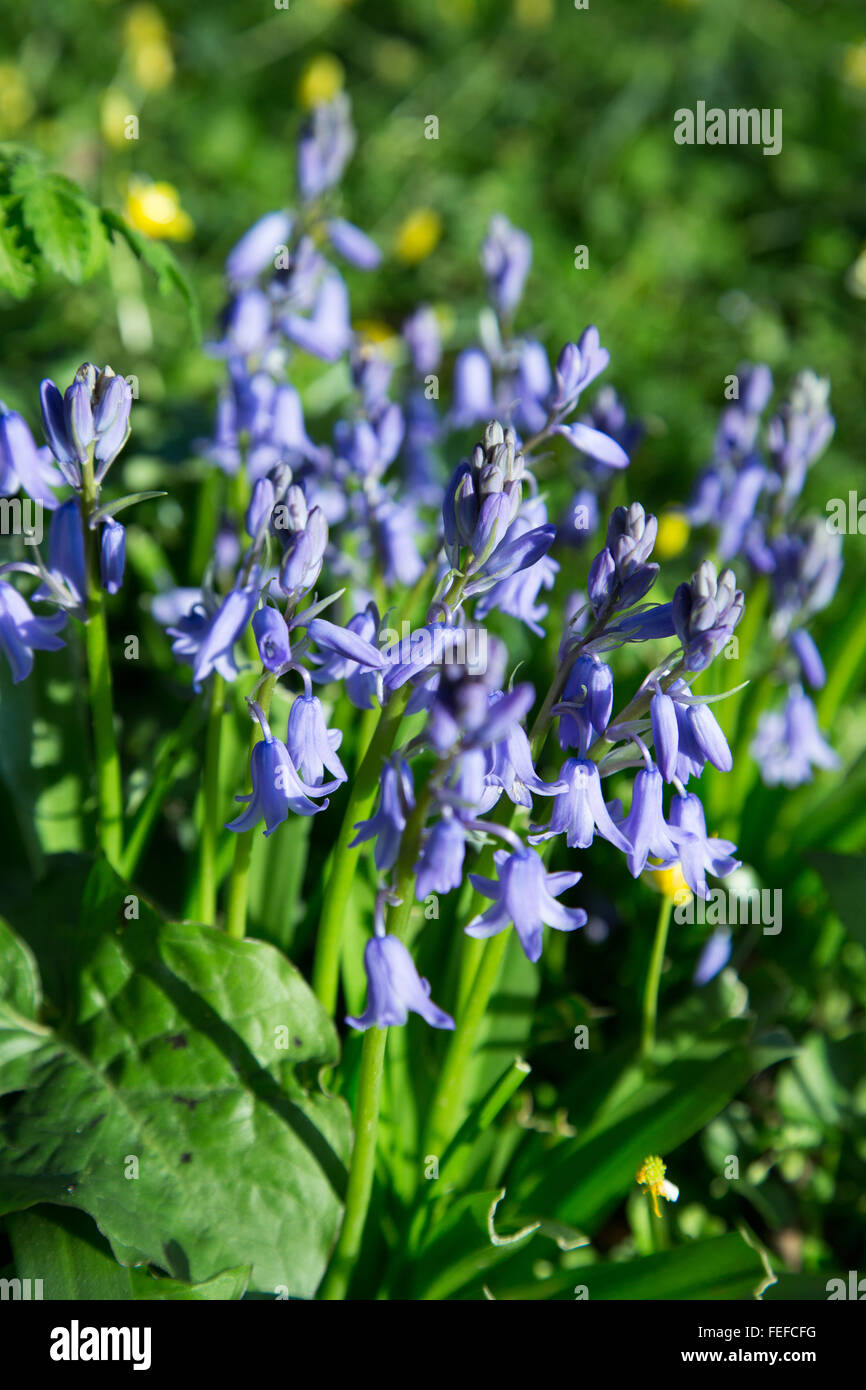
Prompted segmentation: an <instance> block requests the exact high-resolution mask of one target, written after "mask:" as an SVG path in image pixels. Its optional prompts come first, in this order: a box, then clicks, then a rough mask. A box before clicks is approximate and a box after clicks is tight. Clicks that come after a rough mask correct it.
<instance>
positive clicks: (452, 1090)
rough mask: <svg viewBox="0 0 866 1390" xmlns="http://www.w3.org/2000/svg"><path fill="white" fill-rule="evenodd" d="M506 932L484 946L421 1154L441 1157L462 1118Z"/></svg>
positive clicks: (440, 1075)
mask: <svg viewBox="0 0 866 1390" xmlns="http://www.w3.org/2000/svg"><path fill="white" fill-rule="evenodd" d="M508 939H509V932H508V931H501V932H499V934H498V935H497V936H491V937H490V938H489V940H488V941H487V942H486V943H485V945H484V952H483V954H482V956H481V963H480V964H479V966H478V970H477V972H476V974H475V979H474V981H473V984H472V988H471V990H470V992H469V996H468V998H467V999H466V1001H465V1007H464V1009H463V1012H462V1013H461V1014H460V1015H459V1017H458V1019H457V1027H456V1028H455V1030H454V1032H453V1033H452V1035H451V1041H450V1044H449V1047H448V1052H447V1053H446V1056H445V1063H444V1065H443V1067H442V1070H441V1072H440V1073H439V1082H438V1085H437V1087H436V1095H435V1096H434V1099H433V1104H432V1106H431V1108H430V1114H429V1121H428V1125H427V1131H426V1134H425V1137H424V1147H423V1152H424V1153H425V1154H437V1155H441V1154H443V1153H444V1152H445V1149H446V1147H447V1145H448V1143H449V1141H450V1140H451V1139H452V1138H453V1136H454V1134H455V1132H456V1130H457V1127H458V1125H459V1124H460V1120H461V1117H462V1110H463V1100H464V1095H465V1090H466V1082H467V1075H468V1069H469V1065H470V1063H471V1061H472V1054H473V1052H474V1050H475V1041H476V1037H477V1034H478V1029H479V1028H480V1026H481V1023H482V1021H483V1019H484V1015H485V1013H486V1012H487V1005H488V1004H489V1002H490V996H491V995H492V994H493V991H494V989H495V988H496V982H497V980H498V979H499V972H500V970H501V968H502V961H503V959H504V957H505V952H506V950H507V948H508Z"/></svg>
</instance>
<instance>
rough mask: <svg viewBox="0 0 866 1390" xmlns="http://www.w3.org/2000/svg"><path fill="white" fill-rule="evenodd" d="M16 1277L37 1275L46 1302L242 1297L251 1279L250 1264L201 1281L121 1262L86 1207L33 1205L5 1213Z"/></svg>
mask: <svg viewBox="0 0 866 1390" xmlns="http://www.w3.org/2000/svg"><path fill="white" fill-rule="evenodd" d="M5 1225H6V1228H7V1230H8V1232H9V1239H10V1242H11V1244H12V1252H13V1254H14V1256H15V1276H16V1277H17V1278H19V1279H30V1280H31V1282H32V1281H33V1280H36V1279H39V1280H41V1281H42V1283H41V1295H42V1298H43V1299H45V1300H46V1302H51V1301H57V1300H66V1299H76V1300H78V1299H86V1300H94V1299H96V1300H102V1299H110V1300H112V1301H116V1300H137V1301H146V1302H154V1301H157V1300H166V1299H170V1300H184V1301H192V1302H201V1301H204V1300H212V1299H221V1300H228V1299H239V1298H242V1297H243V1295H244V1292H245V1291H246V1287H247V1284H248V1282H249V1275H250V1271H249V1268H248V1267H247V1266H240V1267H238V1268H237V1269H227V1270H223V1271H222V1272H221V1273H220V1274H216V1275H214V1277H213V1278H212V1279H208V1280H206V1281H205V1282H204V1283H201V1284H188V1283H184V1282H183V1280H180V1279H159V1278H157V1277H156V1276H155V1275H154V1274H153V1272H152V1271H151V1270H150V1269H147V1268H138V1269H128V1268H126V1267H125V1266H124V1265H121V1264H118V1263H117V1261H116V1260H115V1258H114V1256H113V1255H112V1253H111V1248H110V1246H109V1244H108V1242H107V1241H106V1240H105V1239H104V1238H103V1237H102V1236H101V1235H100V1233H99V1231H98V1230H97V1228H96V1226H95V1225H94V1223H93V1222H92V1221H91V1219H90V1217H89V1216H86V1215H85V1213H84V1212H83V1211H76V1210H75V1209H74V1208H70V1209H69V1210H63V1209H61V1208H60V1207H34V1208H33V1209H32V1210H30V1211H23V1212H14V1213H12V1214H10V1215H9V1216H7V1217H6V1218H5Z"/></svg>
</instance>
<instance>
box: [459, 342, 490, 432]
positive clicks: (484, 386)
mask: <svg viewBox="0 0 866 1390" xmlns="http://www.w3.org/2000/svg"><path fill="white" fill-rule="evenodd" d="M495 414H496V402H495V400H494V399H493V374H492V372H491V369H490V362H489V361H488V359H487V357H486V356H485V354H484V353H483V352H482V351H481V349H480V348H465V349H464V350H463V352H460V353H458V355H457V360H456V361H455V363H454V387H453V393H452V406H451V421H452V423H453V425H454V427H455V429H465V428H466V427H467V426H468V425H474V424H476V423H477V422H478V421H479V420H489V419H490V417H491V416H492V415H495Z"/></svg>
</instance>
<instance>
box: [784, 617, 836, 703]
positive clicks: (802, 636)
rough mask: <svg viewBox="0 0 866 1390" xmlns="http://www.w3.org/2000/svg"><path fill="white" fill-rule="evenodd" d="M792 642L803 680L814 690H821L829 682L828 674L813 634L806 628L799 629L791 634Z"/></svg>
mask: <svg viewBox="0 0 866 1390" xmlns="http://www.w3.org/2000/svg"><path fill="white" fill-rule="evenodd" d="M790 641H791V647H792V650H793V652H794V655H795V656H796V658H797V660H798V662H799V663H800V670H801V671H802V672H803V679H804V680H805V681H806V683H807V684H808V685H811V687H812V689H813V690H821V689H822V687H823V686H824V684H825V682H826V680H827V673H826V671H825V670H824V663H823V661H822V660H821V653H820V652H819V651H818V648H817V647H816V645H815V640H814V638H813V637H812V635H811V633H809V632H807V631H806V629H805V628H804V627H801V628H798V629H797V630H796V632H792V633H791V638H790Z"/></svg>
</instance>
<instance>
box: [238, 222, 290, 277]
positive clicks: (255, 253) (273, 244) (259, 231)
mask: <svg viewBox="0 0 866 1390" xmlns="http://www.w3.org/2000/svg"><path fill="white" fill-rule="evenodd" d="M291 234H292V219H291V217H290V216H289V214H288V213H287V212H282V211H280V212H266V213H265V214H264V216H263V217H260V218H259V219H258V221H257V222H254V223H253V225H252V226H251V227H250V228H249V230H248V231H246V232H244V234H243V236H242V237H241V239H240V241H239V242H237V243H236V245H235V246H233V247H232V249H231V251H230V252H229V254H228V256H227V257H226V275H227V277H228V279H229V280H231V281H234V282H235V283H236V284H238V285H244V284H249V283H251V282H252V281H253V280H255V279H257V277H258V276H259V275H261V273H262V271H263V270H267V268H268V267H269V266H272V265H274V263H275V261H276V258H277V255H278V253H279V251H280V249H281V248H282V247H283V246H285V245H286V243H287V242H288V240H289V237H290V236H291Z"/></svg>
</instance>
